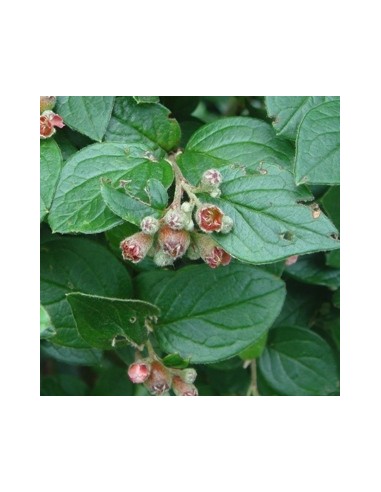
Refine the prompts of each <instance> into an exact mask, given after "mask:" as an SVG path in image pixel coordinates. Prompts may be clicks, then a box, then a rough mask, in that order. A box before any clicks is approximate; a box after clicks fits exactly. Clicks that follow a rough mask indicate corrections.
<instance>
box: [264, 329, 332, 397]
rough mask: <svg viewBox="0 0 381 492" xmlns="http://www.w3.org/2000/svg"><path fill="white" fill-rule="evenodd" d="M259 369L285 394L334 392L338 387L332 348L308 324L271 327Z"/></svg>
mask: <svg viewBox="0 0 381 492" xmlns="http://www.w3.org/2000/svg"><path fill="white" fill-rule="evenodd" d="M259 369H260V372H261V374H262V376H263V378H264V379H265V381H266V383H267V384H269V385H270V386H271V387H272V388H274V389H275V390H276V391H277V392H279V393H280V394H282V395H289V396H290V395H301V396H303V395H305V396H307V395H316V396H318V395H330V394H333V393H336V392H337V390H338V367H337V363H336V359H335V356H334V353H333V350H332V348H331V347H330V345H328V343H327V342H326V341H325V340H323V338H321V337H320V336H319V335H317V334H316V333H314V332H312V331H310V330H306V329H304V328H299V327H282V328H276V329H274V330H271V331H270V334H269V340H268V345H267V348H266V349H265V351H264V352H263V354H262V356H261V358H260V359H259Z"/></svg>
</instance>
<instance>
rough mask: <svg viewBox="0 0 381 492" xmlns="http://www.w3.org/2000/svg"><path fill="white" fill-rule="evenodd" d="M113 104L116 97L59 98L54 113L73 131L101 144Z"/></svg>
mask: <svg viewBox="0 0 381 492" xmlns="http://www.w3.org/2000/svg"><path fill="white" fill-rule="evenodd" d="M113 104H114V96H58V97H57V104H56V107H55V109H54V111H55V112H56V113H58V114H59V115H60V116H62V118H63V120H64V122H65V124H66V125H68V126H69V127H70V128H72V129H73V130H76V131H77V132H80V133H83V134H84V135H87V136H88V137H90V138H91V139H92V140H96V141H98V142H101V141H102V138H103V136H104V134H105V131H106V128H107V125H108V123H109V121H110V117H111V111H112V107H113Z"/></svg>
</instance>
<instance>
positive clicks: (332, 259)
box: [326, 249, 340, 268]
mask: <svg viewBox="0 0 381 492" xmlns="http://www.w3.org/2000/svg"><path fill="white" fill-rule="evenodd" d="M326 264H327V266H329V267H332V268H340V250H339V249H337V250H336V251H330V252H329V253H327V255H326Z"/></svg>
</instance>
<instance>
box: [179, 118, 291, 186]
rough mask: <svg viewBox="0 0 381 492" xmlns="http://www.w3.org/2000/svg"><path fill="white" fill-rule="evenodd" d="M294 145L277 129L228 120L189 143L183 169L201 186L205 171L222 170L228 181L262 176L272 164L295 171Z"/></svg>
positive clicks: (250, 121) (200, 132) (260, 123)
mask: <svg viewBox="0 0 381 492" xmlns="http://www.w3.org/2000/svg"><path fill="white" fill-rule="evenodd" d="M293 157H294V150H293V146H292V145H291V143H290V142H288V141H287V140H285V139H283V138H281V137H277V136H276V135H275V132H274V130H273V128H271V126H270V125H268V124H267V123H264V122H263V121H261V120H255V119H252V118H243V117H235V118H226V119H222V120H218V121H215V122H213V123H210V124H208V125H204V126H203V127H201V128H200V129H199V130H198V131H196V133H195V134H194V135H193V136H192V137H191V139H190V140H189V142H188V144H187V146H186V148H185V151H184V154H183V155H182V156H181V158H180V166H181V168H182V171H183V172H184V175H185V177H186V178H187V179H189V181H190V182H191V183H192V184H195V185H196V184H197V183H198V181H199V179H200V176H201V174H202V173H203V171H206V170H207V169H211V168H217V169H220V170H221V171H222V172H223V174H224V176H225V180H226V174H227V172H226V170H228V171H229V174H232V172H235V173H234V174H233V176H232V179H234V178H235V177H236V175H237V174H239V172H240V173H241V175H247V174H251V173H252V172H253V171H254V172H255V173H258V169H260V168H261V166H263V167H264V168H266V165H268V164H276V165H278V166H281V167H285V168H289V169H290V168H291V164H292V161H293Z"/></svg>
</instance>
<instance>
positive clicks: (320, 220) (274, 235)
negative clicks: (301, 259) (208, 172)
mask: <svg viewBox="0 0 381 492" xmlns="http://www.w3.org/2000/svg"><path fill="white" fill-rule="evenodd" d="M259 169H260V171H259V172H258V174H257V175H249V176H243V177H238V178H236V179H232V180H229V181H228V182H225V183H223V184H222V186H221V191H222V195H221V198H219V199H212V198H209V197H208V198H205V201H206V200H207V201H208V202H211V203H216V204H217V205H218V206H219V207H220V208H221V209H222V210H223V211H224V213H225V214H226V215H228V216H230V217H231V218H232V219H233V221H234V227H233V230H232V231H231V232H230V233H229V234H213V237H214V239H215V240H216V241H217V243H219V244H220V245H221V246H222V247H223V248H224V249H225V250H226V251H227V252H228V253H230V254H231V255H232V256H233V257H235V258H237V259H239V260H241V261H245V262H248V263H254V264H261V263H270V262H274V261H279V260H282V259H286V258H287V257H289V256H292V255H299V254H305V253H312V252H316V251H321V250H332V249H337V248H338V247H339V241H338V240H337V236H336V235H337V230H336V228H335V227H334V226H333V224H332V223H331V222H330V221H329V219H328V218H327V217H326V216H325V215H324V214H323V213H321V212H320V213H319V214H318V215H316V214H315V213H314V209H313V207H310V206H308V205H305V204H303V203H300V202H301V201H305V200H311V198H312V196H311V195H310V194H309V193H308V191H307V190H306V189H305V188H304V187H300V188H297V187H296V186H295V184H294V179H293V176H292V174H291V173H290V171H288V170H287V169H283V168H281V167H279V166H276V165H272V164H267V165H262V167H260V168H259Z"/></svg>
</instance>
